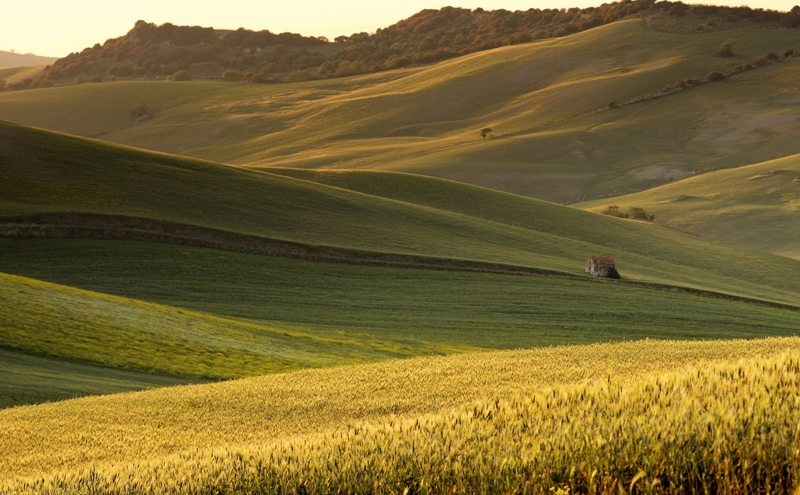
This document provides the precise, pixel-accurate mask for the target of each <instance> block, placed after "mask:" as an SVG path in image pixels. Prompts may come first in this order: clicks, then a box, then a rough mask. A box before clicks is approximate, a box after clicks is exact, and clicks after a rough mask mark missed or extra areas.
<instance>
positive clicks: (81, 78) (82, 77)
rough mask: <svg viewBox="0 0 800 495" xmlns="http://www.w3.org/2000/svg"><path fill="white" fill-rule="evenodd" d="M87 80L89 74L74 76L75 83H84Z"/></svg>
mask: <svg viewBox="0 0 800 495" xmlns="http://www.w3.org/2000/svg"><path fill="white" fill-rule="evenodd" d="M87 82H89V76H87V75H86V74H81V75H79V76H77V77H76V78H75V84H86V83H87Z"/></svg>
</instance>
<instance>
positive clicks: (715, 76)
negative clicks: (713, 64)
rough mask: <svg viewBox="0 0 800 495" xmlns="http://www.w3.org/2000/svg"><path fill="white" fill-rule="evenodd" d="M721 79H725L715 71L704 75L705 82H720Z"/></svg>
mask: <svg viewBox="0 0 800 495" xmlns="http://www.w3.org/2000/svg"><path fill="white" fill-rule="evenodd" d="M723 79H725V74H723V73H722V72H719V71H716V70H712V71H711V72H709V73H708V74H706V81H707V82H716V81H722V80H723Z"/></svg>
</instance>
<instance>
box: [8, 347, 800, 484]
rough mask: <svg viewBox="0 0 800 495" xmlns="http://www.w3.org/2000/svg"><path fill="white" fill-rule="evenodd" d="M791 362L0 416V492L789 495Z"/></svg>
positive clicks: (404, 364)
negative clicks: (639, 490)
mask: <svg viewBox="0 0 800 495" xmlns="http://www.w3.org/2000/svg"><path fill="white" fill-rule="evenodd" d="M798 351H800V342H798V340H797V339H796V338H793V339H766V340H754V341H725V342H719V341H705V342H694V343H689V342H678V341H672V342H653V341H642V342H628V343H621V344H613V345H608V344H604V345H592V346H575V347H559V348H553V349H538V350H527V351H511V352H501V353H484V354H479V355H469V356H451V357H446V358H418V359H414V360H409V361H394V362H390V363H383V364H374V365H366V366H350V367H341V368H333V369H326V370H315V371H302V372H296V373H290V374H283V375H273V376H268V377H261V378H252V379H245V380H238V381H233V382H227V383H222V384H211V385H201V386H190V387H175V388H168V389H161V390H157V391H148V392H140V393H135V394H121V395H116V396H106V397H98V398H85V399H78V400H73V401H68V402H63V403H59V404H57V405H56V404H54V405H40V406H30V407H21V408H14V409H10V410H5V411H0V425H2V428H3V431H4V435H3V436H2V437H0V446H2V448H3V451H4V452H5V453H6V454H7V455H4V456H2V457H0V472H3V473H6V476H5V479H4V480H0V489H2V490H3V491H4V492H6V493H29V492H42V491H44V490H45V489H47V488H49V489H50V490H51V491H48V492H50V493H66V492H70V491H71V490H72V491H75V490H77V489H78V487H82V488H81V489H83V490H92V489H96V490H99V491H102V492H103V493H122V492H123V491H124V492H125V493H140V492H153V491H158V492H161V493H207V492H211V491H218V490H220V491H226V492H230V493H254V492H258V491H259V490H262V491H265V492H269V491H273V492H274V491H278V488H279V487H283V489H284V490H286V491H295V490H303V491H308V492H309V493H321V492H325V491H332V490H335V489H336V488H337V487H338V488H339V489H341V490H344V491H346V492H363V491H374V492H379V493H384V492H402V491H403V490H404V488H408V487H415V486H416V487H423V489H429V490H432V491H433V492H443V491H450V490H451V489H452V488H456V490H457V491H458V489H459V488H460V489H461V490H462V491H480V492H484V493H508V492H518V491H535V492H542V491H547V490H549V489H551V488H553V489H557V488H570V489H572V490H574V489H577V488H578V487H580V486H583V487H586V486H587V485H588V486H594V487H596V488H595V489H597V490H598V492H600V493H607V492H611V491H612V490H613V492H614V493H616V492H617V484H620V485H622V486H624V487H629V486H633V484H634V483H635V482H636V481H635V479H641V483H642V484H643V485H647V486H651V487H656V486H657V485H656V483H655V481H656V480H658V483H659V485H660V488H661V489H662V490H666V491H676V492H681V491H684V492H685V491H698V490H700V491H702V490H703V489H704V488H705V489H708V487H709V486H712V485H709V484H710V483H713V486H716V487H717V488H721V489H724V491H726V492H728V493H743V492H745V491H749V490H753V489H754V488H756V489H761V488H763V489H765V490H767V491H770V492H774V491H782V492H791V490H792V489H793V487H794V486H796V484H797V482H798V481H797V478H796V476H797V464H796V462H797V459H796V456H795V455H794V454H793V452H795V450H796V448H797V445H798V444H797V442H798V438H797V430H796V425H797V420H798V418H797V416H796V413H797V411H798V410H800V409H798V408H797V407H795V406H796V404H795V402H796V397H797V390H798V377H797V373H798V363H797V358H796V355H797V352H798ZM654 356H655V358H654ZM612 376H613V377H612ZM639 471H641V474H639V473H638V472H639ZM373 476H374V477H373ZM300 484H305V485H306V486H305V487H304V489H303V488H300V487H299V486H298V485H300ZM526 486H527V488H524V487H526ZM282 491H283V490H282Z"/></svg>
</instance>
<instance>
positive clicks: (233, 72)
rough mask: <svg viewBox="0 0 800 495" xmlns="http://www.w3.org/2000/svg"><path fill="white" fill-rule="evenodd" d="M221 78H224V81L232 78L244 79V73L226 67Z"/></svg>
mask: <svg viewBox="0 0 800 495" xmlns="http://www.w3.org/2000/svg"><path fill="white" fill-rule="evenodd" d="M222 78H223V79H225V80H226V81H232V80H237V81H238V80H240V79H244V75H243V74H242V73H241V72H239V71H238V70H235V69H228V70H226V71H225V72H223V73H222Z"/></svg>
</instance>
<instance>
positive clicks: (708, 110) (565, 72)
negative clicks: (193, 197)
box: [0, 20, 800, 202]
mask: <svg viewBox="0 0 800 495" xmlns="http://www.w3.org/2000/svg"><path fill="white" fill-rule="evenodd" d="M729 38H730V39H735V40H736V41H735V43H734V52H735V54H736V55H735V56H734V57H731V58H720V57H717V56H715V53H716V51H717V49H718V47H719V45H720V44H721V43H722V42H723V41H724V40H726V39H729ZM798 41H799V40H798V38H797V33H796V32H795V31H793V30H776V29H739V30H732V31H724V32H712V33H695V34H676V33H665V32H659V31H657V30H654V29H651V28H649V27H647V25H646V23H645V22H644V21H641V20H630V21H623V22H618V23H614V24H611V25H607V26H603V27H600V28H596V29H593V30H590V31H586V32H583V33H579V34H576V35H573V36H568V37H564V38H559V39H553V40H546V41H541V42H537V43H532V44H526V45H517V46H510V47H504V48H499V49H496V50H491V51H486V52H480V53H475V54H471V55H468V56H465V57H461V58H457V59H453V60H449V61H446V62H442V63H439V64H435V65H431V66H425V67H418V68H412V69H403V70H400V71H391V72H387V73H382V74H375V75H367V76H358V77H353V78H342V79H334V80H326V81H318V82H308V83H301V84H285V85H239V84H226V83H210V82H193V83H186V84H177V83H168V82H130V83H109V84H95V85H83V86H71V87H65V88H52V89H47V90H44V91H25V92H12V93H7V94H2V95H0V118H4V119H7V120H12V121H17V122H22V123H28V124H33V125H37V126H41V127H47V128H53V129H59V130H64V131H69V132H74V133H79V134H83V135H90V136H95V137H101V138H103V139H107V140H111V141H115V142H119V143H125V144H132V145H135V146H139V147H145V148H150V149H155V150H161V151H168V152H173V153H182V154H187V155H192V156H198V157H202V158H209V159H213V160H217V161H223V162H228V163H231V162H232V163H239V164H243V165H248V166H259V165H271V166H290V167H304V168H310V167H327V168H331V167H336V168H368V169H383V170H403V171H412V172H417V173H422V174H425V175H434V176H439V177H445V178H451V179H456V180H461V181H464V182H469V183H474V184H480V185H485V186H489V187H492V188H495V189H501V190H507V191H512V192H518V193H522V194H526V195H533V196H537V197H540V198H545V199H552V200H557V201H566V202H573V201H578V200H581V199H586V198H589V197H598V196H604V195H608V194H612V193H614V194H619V193H624V192H629V191H632V190H640V189H643V188H645V187H648V186H652V185H655V184H661V183H664V182H667V181H669V180H673V179H679V178H682V177H685V176H687V175H689V174H690V173H691V171H693V170H712V169H717V168H723V167H730V166H736V165H743V164H746V163H755V162H760V161H764V160H767V159H773V158H777V157H780V156H784V155H787V154H790V153H794V152H796V150H795V148H794V142H795V141H794V139H795V138H794V136H796V135H797V133H798V131H800V120H798V118H797V117H796V116H795V115H794V114H793V113H792V112H791V103H792V102H794V101H795V100H796V99H797V92H796V87H795V84H794V81H796V80H797V78H798V76H800V58H799V57H791V58H786V59H784V58H782V55H783V53H784V52H785V51H786V50H787V49H790V48H796V47H795V45H797V44H798ZM768 52H776V53H778V54H780V55H781V60H780V61H779V62H775V63H772V64H768V65H767V66H764V67H758V68H756V69H754V70H752V71H748V72H744V73H742V74H739V75H736V76H735V77H733V78H730V79H728V80H725V81H722V82H719V83H714V84H707V85H703V86H700V87H694V88H690V89H688V90H685V91H682V92H679V93H677V94H674V95H671V96H668V97H664V98H659V99H656V100H651V101H648V102H644V103H638V104H634V105H626V103H628V102H630V101H632V100H635V99H637V98H641V97H644V96H647V95H652V94H657V93H659V92H661V90H662V89H663V88H665V87H667V86H670V85H672V84H674V83H676V82H677V81H679V80H686V79H690V78H694V79H703V78H704V77H705V75H706V74H707V73H708V72H709V71H711V70H720V71H723V72H728V71H732V70H733V68H734V67H736V66H740V65H744V64H746V63H748V62H750V61H751V60H752V59H754V58H757V57H762V56H764V55H765V54H767V53H768ZM612 101H613V102H616V103H617V104H618V105H621V106H622V108H618V109H614V110H609V103H611V102H612ZM484 127H491V128H492V129H494V131H495V132H494V135H495V138H494V139H493V140H490V141H489V140H487V141H483V140H481V138H480V135H479V131H480V129H482V128H484Z"/></svg>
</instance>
